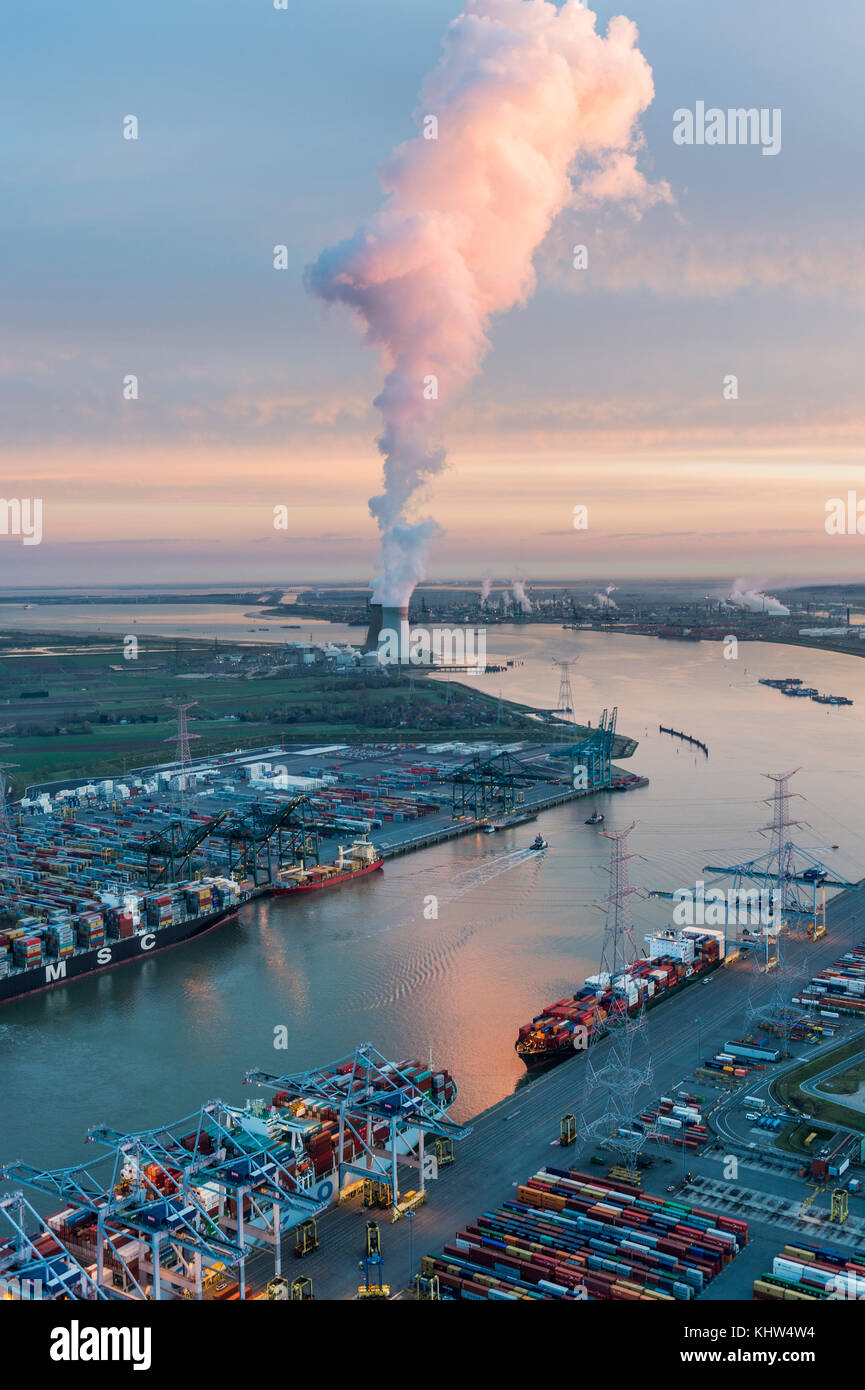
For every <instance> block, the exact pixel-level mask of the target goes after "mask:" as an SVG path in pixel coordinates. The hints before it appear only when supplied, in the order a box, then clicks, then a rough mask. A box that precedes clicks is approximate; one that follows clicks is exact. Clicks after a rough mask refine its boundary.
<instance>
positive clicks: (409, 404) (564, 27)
mask: <svg viewBox="0 0 865 1390" xmlns="http://www.w3.org/2000/svg"><path fill="white" fill-rule="evenodd" d="M595 22H596V17H595V15H594V14H593V13H592V12H591V11H590V10H587V9H584V8H583V7H582V5H581V3H579V0H565V4H564V5H562V6H561V7H557V6H556V5H554V4H552V3H549V0H465V9H464V11H463V13H462V14H461V15H459V16H458V17H457V18H456V19H455V20H453V22H452V23H451V24H450V25H449V26H448V28H447V30H446V33H445V38H444V53H443V56H442V58H441V60H440V62H439V65H438V67H437V68H436V69H435V71H434V72H433V73H432V74H431V76H430V77H429V78H428V79H427V81H426V83H425V85H424V88H423V92H422V101H423V106H422V108H421V109H420V111H419V112H418V119H419V122H421V123H425V125H424V135H422V136H419V137H417V138H416V139H414V140H411V141H408V142H407V143H406V144H404V145H400V146H399V147H398V148H397V149H396V150H395V152H394V154H393V156H392V157H391V159H390V160H389V162H388V163H387V164H386V166H385V167H384V169H383V171H382V182H383V184H384V188H385V191H386V193H387V195H388V196H387V201H386V203H385V205H384V207H383V208H382V210H381V211H380V212H378V213H376V214H375V215H374V216H373V217H372V218H370V219H369V220H368V221H367V222H365V223H363V224H361V226H360V227H359V228H358V230H357V231H356V232H355V234H354V236H352V237H350V238H349V239H348V240H346V241H343V242H341V243H340V244H339V245H338V246H335V247H332V248H330V249H329V250H326V251H324V252H323V253H322V255H321V256H320V257H319V259H318V261H317V262H316V264H315V265H314V266H312V267H310V269H309V271H308V272H307V283H308V285H309V287H310V289H311V290H312V291H313V292H314V293H315V294H317V295H319V296H320V297H321V298H322V299H324V300H326V301H329V302H335V301H339V302H341V303H343V304H346V305H348V306H349V307H350V308H351V309H352V310H354V312H355V313H356V314H357V316H358V318H359V319H360V321H361V323H362V325H363V327H364V329H365V336H366V341H367V343H369V344H371V345H375V346H377V347H378V348H379V349H380V352H381V358H382V363H383V366H384V368H385V371H386V376H385V382H384V387H383V389H382V391H381V394H380V395H379V396H378V397H377V399H376V401H375V405H376V407H377V408H378V409H379V410H380V412H381V415H382V419H383V422H384V429H383V432H382V435H381V438H380V439H379V441H378V445H379V449H380V450H381V453H382V454H383V455H384V460H385V462H384V492H383V493H380V494H379V495H378V496H377V497H373V498H372V499H371V501H370V511H371V512H372V514H373V516H374V517H375V519H376V521H377V523H378V526H379V530H380V532H381V535H382V556H381V567H382V574H381V575H380V577H379V578H378V579H377V581H376V583H375V586H374V588H375V597H376V599H377V600H378V601H379V602H381V603H385V604H399V603H405V602H406V601H407V599H408V597H409V595H410V593H411V590H412V588H413V587H414V585H415V583H416V582H417V580H418V579H420V578H421V577H422V576H423V574H424V564H425V557H426V551H427V548H428V543H429V541H430V539H431V538H432V537H433V536H434V535H436V534H438V532H439V528H438V527H437V526H436V523H435V522H433V521H430V520H427V521H421V522H419V523H416V524H411V523H410V522H408V521H407V520H406V515H405V513H406V510H407V508H408V505H409V503H410V502H411V500H412V498H413V497H414V495H415V493H416V492H417V490H418V488H419V487H421V485H422V484H423V483H424V482H426V481H427V480H428V479H429V478H431V477H433V476H435V475H436V474H437V473H439V472H440V471H441V469H442V468H443V467H444V464H445V451H444V448H443V447H442V445H441V442H440V431H439V419H438V403H439V402H446V401H448V400H450V399H451V398H452V397H453V396H454V394H455V393H456V392H457V391H459V390H460V389H461V388H462V387H464V386H465V385H466V383H467V382H468V381H470V380H471V378H472V377H473V376H474V375H475V373H476V372H478V371H479V369H480V365H481V362H482V360H483V357H484V354H485V352H486V351H487V348H488V346H489V342H488V339H487V330H488V327H489V322H490V318H491V316H492V315H493V314H496V313H502V312H503V311H504V310H506V309H509V308H510V307H511V306H512V305H514V304H516V303H524V302H525V301H526V300H527V299H528V297H529V296H530V294H531V293H532V290H533V289H534V285H535V273H534V269H533V267H532V255H533V253H534V252H535V250H536V249H537V247H538V246H539V245H540V243H541V242H542V241H543V239H544V237H545V236H546V234H547V232H548V231H549V228H550V225H551V224H552V222H553V219H554V218H555V217H556V216H557V215H558V213H560V212H561V211H562V209H563V208H565V207H566V206H568V205H569V204H572V203H574V202H575V201H577V195H576V194H575V190H574V186H573V185H572V181H571V180H572V176H576V178H577V185H578V190H579V188H580V187H582V188H583V189H584V190H585V191H586V193H587V194H588V195H590V196H591V198H595V199H596V198H598V197H601V196H603V197H605V198H614V199H619V200H622V201H625V202H627V203H628V204H630V205H631V206H632V207H634V208H639V207H640V206H644V205H646V204H648V203H650V202H652V201H657V200H658V198H662V197H668V196H669V195H668V190H666V189H665V188H661V189H660V190H659V189H652V188H650V186H649V185H648V184H647V183H646V181H645V180H644V178H643V176H642V175H641V174H640V173H639V171H638V170H637V167H636V154H637V150H638V148H639V143H640V142H639V136H638V133H637V130H636V123H637V121H638V119H639V117H640V115H641V114H642V112H643V111H645V109H646V107H647V106H648V105H649V103H650V102H651V100H652V97H653V95H654V87H653V84H652V71H651V68H650V67H649V65H648V63H647V62H646V60H645V58H644V57H643V55H642V54H641V53H640V51H639V49H638V48H637V47H636V43H637V31H636V28H635V27H634V25H633V24H632V23H631V21H630V20H628V19H625V18H623V17H621V16H619V17H617V18H615V19H612V20H611V21H610V23H609V25H608V28H607V32H606V36H602V35H601V34H599V33H597V32H596V29H595ZM428 117H434V119H435V122H436V123H437V127H436V128H434V127H432V126H430V125H429V123H428ZM431 132H433V133H434V138H425V136H426V137H429V136H430V134H431Z"/></svg>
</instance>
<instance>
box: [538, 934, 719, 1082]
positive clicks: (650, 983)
mask: <svg viewBox="0 0 865 1390" xmlns="http://www.w3.org/2000/svg"><path fill="white" fill-rule="evenodd" d="M651 941H652V944H653V945H654V946H656V947H658V946H659V943H660V950H659V951H658V954H656V955H652V956H648V957H646V958H645V959H643V960H638V961H635V962H634V964H633V965H631V966H629V967H628V969H627V970H625V971H623V972H622V974H621V975H617V976H616V978H615V979H611V978H610V976H609V975H592V976H590V977H589V978H588V979H587V980H586V983H585V984H584V985H583V987H582V989H579V990H577V992H576V994H574V995H572V996H571V998H569V999H559V1000H558V1002H557V1003H555V1004H549V1005H547V1007H546V1008H545V1009H544V1010H543V1011H542V1012H541V1013H539V1014H537V1015H536V1016H535V1018H533V1019H532V1021H531V1023H524V1024H523V1026H522V1027H521V1028H520V1031H519V1034H518V1035H517V1040H516V1042H515V1043H514V1048H515V1049H516V1052H517V1056H519V1057H521V1058H522V1060H523V1062H524V1063H525V1065H526V1067H527V1068H528V1069H529V1071H536V1070H539V1069H540V1068H542V1067H549V1066H553V1065H555V1063H557V1062H565V1061H567V1059H568V1058H569V1057H573V1056H574V1053H575V1051H585V1048H586V1046H587V1044H588V1042H589V1041H590V1040H591V1037H592V1034H593V1033H597V1034H598V1036H600V1037H603V1035H604V1033H605V1032H606V1028H605V1023H606V1020H607V1019H608V1018H609V1016H610V1014H611V1013H622V1012H623V1011H624V1010H625V1009H627V1011H628V1013H635V1012H636V1011H637V1010H638V1009H639V1008H641V1007H643V1006H644V1005H645V1007H647V1008H652V1007H653V1006H654V1005H655V1004H658V1003H660V1001H661V1000H662V999H669V998H670V997H671V995H672V994H674V993H675V992H677V991H678V990H680V989H683V988H684V987H685V986H686V985H689V984H693V982H694V981H695V980H698V979H705V977H706V975H707V974H708V973H709V972H710V971H712V970H715V969H717V967H718V966H719V965H720V964H721V961H722V959H723V954H724V946H723V936H721V934H720V933H718V934H712V933H709V932H705V931H703V930H702V929H700V928H694V929H691V930H689V929H687V928H686V929H685V930H684V931H682V932H678V933H673V932H669V933H661V934H659V935H657V936H654V937H652V938H651ZM667 944H668V949H665V948H666V947H667Z"/></svg>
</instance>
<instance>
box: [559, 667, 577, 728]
mask: <svg viewBox="0 0 865 1390" xmlns="http://www.w3.org/2000/svg"><path fill="white" fill-rule="evenodd" d="M576 659H577V658H576V657H571V658H570V659H569V660H567V661H558V660H556V658H555V657H554V658H553V665H554V666H555V668H556V670H557V671H558V673H559V693H558V696H557V698H556V707H555V709H554V710H553V713H554V714H564V715H565V716H566V718H565V719H563V720H560V721H559V723H560V729H559V736H560V737H561V738H564V737H565V736H566V734H567V733H568V726H569V725H570V724H573V723H574V695H573V691H572V690H571V667H572V666H573V665H574V664H575V662H576Z"/></svg>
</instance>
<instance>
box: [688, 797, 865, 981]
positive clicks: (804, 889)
mask: <svg viewBox="0 0 865 1390" xmlns="http://www.w3.org/2000/svg"><path fill="white" fill-rule="evenodd" d="M797 771H798V769H795V770H794V771H793V772H767V773H764V776H765V777H767V778H768V779H769V781H771V782H773V783H774V785H775V791H774V793H773V795H772V796H769V797H766V799H765V804H766V805H767V806H771V808H772V812H773V814H772V822H771V824H770V825H764V826H762V827H761V830H760V833H761V834H762V835H769V836H771V845H772V847H771V849H770V850H769V851H768V853H766V854H763V855H760V856H759V858H757V859H751V860H749V861H747V862H746V863H741V864H706V865H705V866H704V868H703V872H704V873H716V874H723V875H727V874H732V875H733V891H734V901H735V902H737V903H738V902H739V901H740V899H744V900H745V901H747V900H748V898H749V896H750V897H751V898H753V896H754V894H753V887H752V888H751V889H749V888H748V885H749V884H750V885H756V886H757V887H758V888H759V889H760V890H761V895H762V897H761V907H764V906H765V905H766V903H767V901H768V902H771V904H772V917H773V918H775V919H777V920H778V921H780V922H782V923H783V924H784V928H783V929H784V930H786V931H788V932H789V930H790V928H791V927H792V926H794V925H797V926H799V927H800V928H802V927H804V929H805V931H806V934H807V935H809V936H811V937H812V938H813V939H815V940H816V939H817V938H818V937H820V936H823V935H824V934H825V931H826V889H827V888H852V886H853V885H852V884H851V883H849V882H848V881H847V880H846V879H843V878H839V877H837V876H833V875H832V873H831V870H830V869H828V868H827V867H826V865H825V864H823V863H822V862H821V861H820V860H819V859H818V858H817V855H816V853H815V850H827V849H831V850H836V849H837V848H838V846H837V845H817V846H814V847H813V848H811V849H805V848H803V846H801V845H797V844H795V843H794V842H793V840H792V838H791V832H792V830H793V829H794V828H795V827H797V826H805V825H807V821H797V820H794V819H793V817H792V815H791V803H792V801H793V800H794V799H797V798H798V799H799V800H801V799H802V798H801V797H799V794H798V793H796V792H791V791H790V787H789V783H790V779H791V777H794V776H795V775H796V772H797ZM768 895H773V896H768ZM761 915H763V914H761ZM766 925H767V924H766V922H765V921H763V922H762V923H761V926H762V927H765V926H766ZM760 936H761V939H762V940H764V941H765V942H766V943H767V945H766V950H765V953H764V959H765V963H766V964H768V963H769V959H770V954H769V944H774V942H773V939H772V937H771V935H767V934H766V933H765V932H761V934H760ZM728 944H729V940H728ZM738 944H739V945H740V946H742V945H745V946H749V945H754V942H753V941H751V942H749V941H740V942H739V943H738Z"/></svg>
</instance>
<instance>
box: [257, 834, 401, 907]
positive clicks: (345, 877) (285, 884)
mask: <svg viewBox="0 0 865 1390" xmlns="http://www.w3.org/2000/svg"><path fill="white" fill-rule="evenodd" d="M383 865H384V860H383V859H382V858H380V857H379V856H378V855H377V854H376V850H375V846H374V845H372V844H370V842H369V840H367V838H366V836H365V835H362V836H361V837H360V839H359V840H355V841H354V844H353V845H352V847H351V850H350V852H349V854H348V855H347V856H345V855H343V852H342V846H340V850H339V859H338V861H337V863H336V864H316V865H314V866H313V867H312V868H310V869H306V868H304V867H303V866H301V867H300V868H299V869H285V870H283V871H281V872H280V873H279V874H278V875H277V878H276V880H275V882H274V884H273V888H272V892H273V894H274V896H275V897H277V898H285V897H290V896H291V895H292V894H294V893H312V892H316V891H317V890H318V889H319V888H335V887H336V886H337V885H338V884H340V883H348V882H350V880H351V879H354V878H362V877H363V876H364V874H373V873H375V872H376V870H378V869H380V868H382V866H383Z"/></svg>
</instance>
